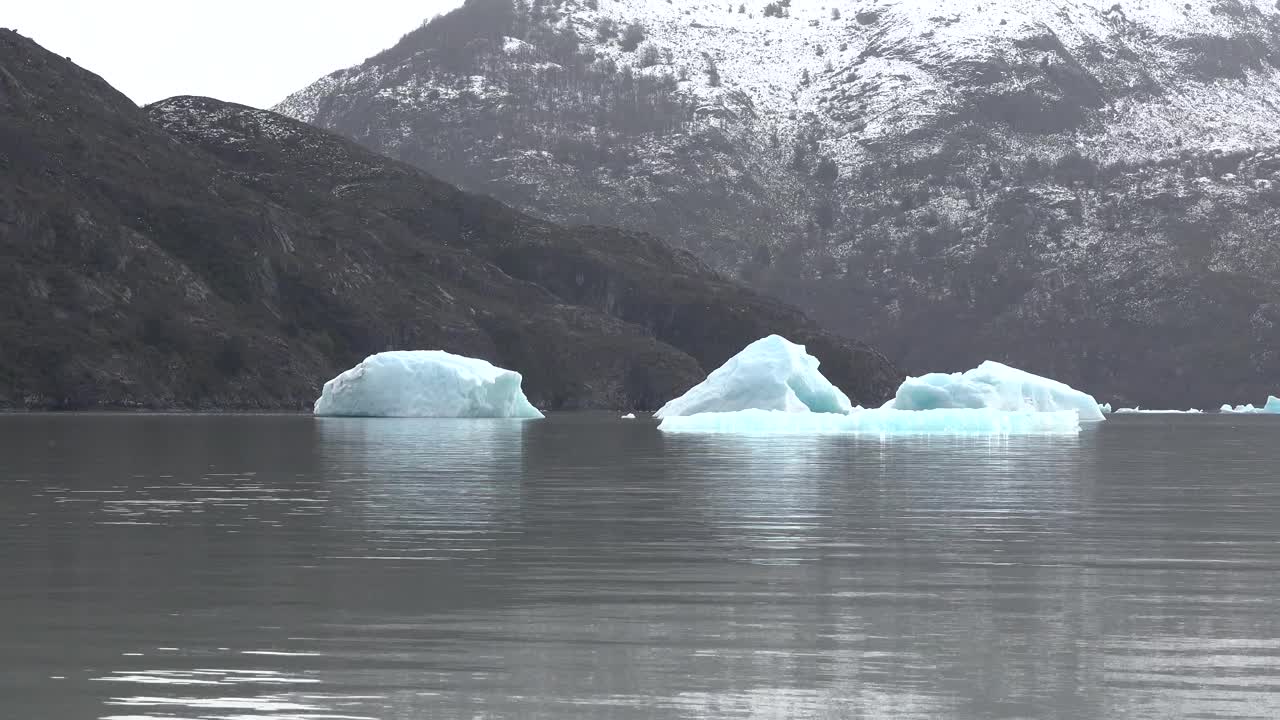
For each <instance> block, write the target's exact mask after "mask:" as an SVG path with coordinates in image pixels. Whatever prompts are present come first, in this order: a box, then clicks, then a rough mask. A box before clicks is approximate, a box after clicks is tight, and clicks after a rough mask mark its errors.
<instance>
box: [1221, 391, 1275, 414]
mask: <svg viewBox="0 0 1280 720" xmlns="http://www.w3.org/2000/svg"><path fill="white" fill-rule="evenodd" d="M1218 412H1220V413H1222V414H1224V415H1280V398H1278V397H1276V396H1275V395H1271V396H1269V397H1268V398H1267V404H1266V405H1263V406H1262V407H1260V408H1259V407H1254V406H1253V405H1252V404H1249V405H1236V406H1235V407H1232V406H1230V405H1223V406H1222V408H1221V409H1220V410H1219V411H1218Z"/></svg>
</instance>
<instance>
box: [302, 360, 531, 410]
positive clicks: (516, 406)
mask: <svg viewBox="0 0 1280 720" xmlns="http://www.w3.org/2000/svg"><path fill="white" fill-rule="evenodd" d="M520 383H521V377H520V373H516V372H512V371H510V370H503V369H502V368H499V367H495V366H493V365H491V364H489V363H487V362H485V361H484V360H476V359H473V358H467V357H462V356H460V355H452V354H450V353H447V352H441V351H439V350H429V351H428V350H414V351H399V352H385V353H380V354H378V355H373V356H370V357H368V358H366V359H365V361H364V362H362V363H360V364H359V365H357V366H355V367H354V368H351V369H350V370H348V371H346V372H344V373H342V374H341V375H339V376H338V377H336V378H334V379H332V380H330V381H329V382H327V383H325V384H324V392H323V393H322V394H321V396H320V399H319V400H316V405H315V414H316V415H332V416H347V417H436V418H530V419H532V418H540V417H542V413H540V412H538V409H537V408H535V407H534V406H533V405H530V404H529V400H528V399H527V398H526V397H525V396H524V392H523V391H522V390H521V389H520Z"/></svg>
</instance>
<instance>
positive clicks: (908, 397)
mask: <svg viewBox="0 0 1280 720" xmlns="http://www.w3.org/2000/svg"><path fill="white" fill-rule="evenodd" d="M885 408H891V409H896V410H945V409H961V408H970V409H981V408H985V409H990V410H1007V411H1032V412H1057V411H1059V410H1074V411H1075V412H1077V413H1078V414H1079V416H1080V420H1081V422H1101V421H1103V420H1105V419H1106V418H1104V417H1103V416H1102V411H1101V409H1099V406H1098V401H1097V400H1094V399H1093V397H1092V396H1090V395H1088V394H1086V393H1083V392H1080V391H1079V390H1076V389H1074V388H1072V387H1071V386H1069V385H1066V384H1064V383H1060V382H1058V381H1057V380H1050V379H1049V378H1043V377H1040V376H1039V375H1032V374H1031V373H1029V372H1025V371H1023V370H1018V369H1017V368H1012V367H1009V366H1008V365H1003V364H1001V363H998V362H994V361H991V360H988V361H986V362H984V363H982V364H981V365H979V366H978V367H977V368H975V369H973V370H969V371H967V372H963V373H952V374H949V375H948V374H945V373H931V374H929V375H925V376H923V377H918V378H907V381H906V382H904V383H903V384H902V387H900V388H898V394H897V396H896V397H894V399H893V400H890V401H889V402H888V403H887V404H886V405H885Z"/></svg>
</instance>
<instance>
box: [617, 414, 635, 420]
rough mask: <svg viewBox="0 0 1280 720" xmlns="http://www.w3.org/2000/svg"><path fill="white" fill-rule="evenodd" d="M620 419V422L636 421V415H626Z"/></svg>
mask: <svg viewBox="0 0 1280 720" xmlns="http://www.w3.org/2000/svg"><path fill="white" fill-rule="evenodd" d="M620 419H622V420H635V419H636V414H635V413H627V414H626V415H623V416H622V417H621V418H620Z"/></svg>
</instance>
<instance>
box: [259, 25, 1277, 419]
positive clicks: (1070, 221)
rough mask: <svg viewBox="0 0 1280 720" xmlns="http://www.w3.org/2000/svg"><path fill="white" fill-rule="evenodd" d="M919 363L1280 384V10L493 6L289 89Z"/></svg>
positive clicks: (418, 159) (1219, 392) (469, 175)
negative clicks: (651, 240)
mask: <svg viewBox="0 0 1280 720" xmlns="http://www.w3.org/2000/svg"><path fill="white" fill-rule="evenodd" d="M278 110H280V111H281V112H283V113H285V114H287V115H290V116H292V117H295V118H298V119H301V120H304V121H306V122H309V123H312V124H315V125H317V126H319V127H322V128H326V129H329V130H333V131H335V132H338V133H341V134H343V135H346V136H348V137H351V138H353V139H355V140H356V141H357V142H359V143H361V144H362V145H365V146H367V147H369V148H372V149H375V150H377V151H379V152H383V153H386V154H388V155H391V156H393V157H396V158H399V159H401V160H404V161H406V162H409V163H411V164H413V165H415V166H417V167H420V168H424V169H426V170H428V171H430V172H432V173H435V174H437V175H439V176H440V177H442V178H444V179H446V180H449V181H451V182H456V183H458V184H460V185H461V186H463V187H466V188H469V189H473V190H477V191H483V192H486V193H489V194H492V195H493V196H495V197H497V198H499V199H501V200H503V201H504V202H507V203H510V204H512V205H513V206H514V207H516V208H518V209H520V210H522V211H525V212H529V213H532V214H535V215H537V216H539V217H543V218H547V219H551V220H554V221H556V222H562V223H604V224H610V225H617V226H621V227H624V228H629V229H633V230H647V231H651V232H654V233H656V234H658V235H660V236H663V237H666V238H668V239H670V241H671V242H673V243H674V244H675V245H677V246H678V247H681V248H684V249H687V250H689V251H691V252H693V253H694V254H696V255H697V256H699V257H700V258H702V259H703V260H705V261H706V262H707V263H708V264H710V265H711V266H713V267H714V268H716V269H717V270H719V271H722V272H724V273H728V274H732V275H736V276H737V277H739V278H741V279H743V280H745V281H747V282H750V283H751V284H752V285H753V286H755V287H757V288H759V289H762V290H765V291H767V292H771V293H773V294H775V295H778V296H781V297H783V298H786V299H788V300H790V301H792V302H796V303H797V304H799V305H800V306H801V307H802V308H804V309H806V310H808V311H809V312H810V313H811V314H812V315H813V316H814V317H815V319H817V320H818V321H819V322H821V323H822V324H823V325H824V326H826V327H829V328H832V329H835V330H837V331H840V332H844V333H849V334H853V335H856V336H859V337H865V338H867V339H868V340H869V341H871V342H873V343H874V344H876V345H877V346H879V347H881V348H883V349H884V350H885V351H886V353H887V354H888V355H889V356H890V357H891V358H892V359H894V360H895V361H898V362H899V364H901V365H903V366H904V367H905V368H906V369H907V370H908V371H913V372H919V371H925V370H937V369H959V368H964V367H971V366H972V365H974V364H975V363H976V362H978V361H979V360H981V359H984V358H992V359H998V360H1003V361H1006V362H1010V363H1012V364H1015V365H1019V366H1022V367H1025V368H1027V369H1028V370H1032V371H1035V372H1039V373H1042V374H1048V375H1051V376H1053V377H1056V378H1059V379H1061V380H1063V381H1066V382H1070V383H1072V384H1075V385H1078V386H1081V387H1086V388H1089V389H1090V390H1091V391H1093V392H1095V393H1096V394H1098V395H1099V396H1103V397H1108V398H1114V399H1117V400H1118V401H1121V402H1131V403H1142V404H1144V405H1168V404H1177V405H1188V404H1196V405H1210V404H1213V403H1221V402H1223V401H1224V400H1228V399H1232V398H1256V397H1263V396H1265V394H1266V392H1267V390H1268V389H1270V390H1272V391H1274V388H1275V387H1276V386H1277V385H1280V352H1278V351H1277V347H1278V346H1280V325H1278V324H1280V283H1278V282H1277V278H1280V272H1278V271H1280V245H1278V244H1277V243H1276V242H1275V240H1274V237H1275V235H1276V230H1277V228H1278V227H1280V188H1277V187H1276V186H1275V183H1276V182H1277V181H1278V180H1280V178H1277V175H1276V173H1277V172H1278V171H1280V145H1278V143H1280V10H1277V6H1276V5H1275V4H1274V3H1273V2H1271V0H1266V1H1265V2H1264V1H1263V0H1197V1H1196V2H1185V1H1184V0H1177V1H1174V0H1129V1H1127V2H1120V3H1116V2H1114V0H791V1H789V2H788V1H787V0H775V1H771V2H763V1H762V0H757V1H755V2H747V3H740V2H733V3H731V4H730V3H725V2H718V3H717V2H699V1H697V0H694V1H689V2H645V1H643V0H530V1H529V2H526V1H525V0H520V1H518V2H514V3H513V2H511V1H510V0H469V2H468V3H467V4H466V5H465V6H464V7H463V8H461V9H459V10H457V11H455V12H454V13H452V14H450V15H447V16H444V17H441V18H438V19H436V20H433V21H432V22H430V23H427V24H425V25H423V26H422V27H420V28H418V29H416V30H414V31H413V32H410V33H409V34H407V35H406V36H405V37H404V38H403V39H402V40H401V42H400V43H399V44H397V45H396V46H395V47H393V48H390V49H388V50H386V51H384V52H382V53H379V54H378V55H376V56H374V57H372V58H370V59H369V60H368V61H366V62H365V63H363V64H361V65H359V66H357V67H353V68H349V69H346V70H341V71H339V72H336V73H334V74H332V75H329V76H327V77H325V78H322V79H320V80H319V81H317V82H316V83H315V84H313V85H312V86H310V87H308V88H305V89H303V90H301V91H299V92H298V93H296V94H294V95H293V96H291V97H290V98H288V99H287V100H285V101H284V102H283V103H282V104H281V105H280V106H279V108H278Z"/></svg>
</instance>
